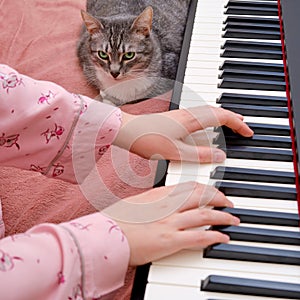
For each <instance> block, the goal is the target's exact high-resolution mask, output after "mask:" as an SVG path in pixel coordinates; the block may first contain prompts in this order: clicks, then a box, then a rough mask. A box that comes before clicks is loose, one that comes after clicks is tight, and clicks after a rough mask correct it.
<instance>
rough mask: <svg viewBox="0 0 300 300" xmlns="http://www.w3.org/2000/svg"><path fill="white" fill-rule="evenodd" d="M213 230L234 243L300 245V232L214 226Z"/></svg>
mask: <svg viewBox="0 0 300 300" xmlns="http://www.w3.org/2000/svg"><path fill="white" fill-rule="evenodd" d="M211 229H212V230H217V231H219V232H222V233H224V234H227V235H228V236H229V237H230V239H231V240H234V241H246V242H258V243H272V244H284V245H298V246H299V245H300V232H299V231H288V230H276V229H265V228H255V227H245V226H212V227H211Z"/></svg>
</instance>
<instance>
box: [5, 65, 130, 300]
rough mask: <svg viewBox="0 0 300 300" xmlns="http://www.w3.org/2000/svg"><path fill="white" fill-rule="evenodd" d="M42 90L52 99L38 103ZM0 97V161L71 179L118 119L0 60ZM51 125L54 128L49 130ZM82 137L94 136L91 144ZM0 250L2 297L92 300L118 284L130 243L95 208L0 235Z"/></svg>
mask: <svg viewBox="0 0 300 300" xmlns="http://www.w3.org/2000/svg"><path fill="white" fill-rule="evenodd" d="M44 91H49V94H50V93H51V97H48V98H47V99H46V100H45V101H40V97H41V95H43V92H44ZM43 97H44V96H43ZM0 103H1V105H0V127H1V129H2V131H3V133H2V136H1V137H0V165H3V164H5V165H12V166H17V167H19V168H24V169H27V170H35V171H40V172H41V173H44V174H45V175H48V176H50V177H54V178H60V179H64V180H69V181H72V182H76V178H78V177H79V178H80V179H82V180H84V179H85V178H86V177H87V175H88V174H89V173H90V171H91V168H90V167H93V165H92V164H87V163H86V161H87V157H88V156H91V157H93V161H95V159H99V158H101V156H102V155H103V153H104V149H105V150H107V149H108V147H109V146H110V144H111V143H112V142H113V140H114V138H115V136H116V134H117V133H118V130H119V128H120V125H121V112H120V110H119V109H118V108H114V107H112V106H109V105H106V104H103V103H99V102H96V101H94V100H92V99H90V98H88V97H81V96H80V95H74V94H70V93H68V92H67V91H65V90H64V89H63V88H61V87H60V86H57V85H56V84H53V83H50V82H45V81H36V80H33V79H31V78H29V77H27V76H24V75H21V74H19V73H17V72H16V71H15V70H13V69H11V68H9V67H8V66H6V65H0ZM91 114H92V116H93V115H96V116H97V118H96V119H95V121H94V120H93V118H92V116H90V115H91ZM97 120H99V121H98V122H97ZM53 124H55V125H56V126H55V128H57V131H55V132H54V133H52V131H51V132H50V133H49V134H48V131H49V130H48V129H47V128H49V127H50V128H53ZM58 124H59V125H58ZM45 129H46V131H45ZM45 133H47V134H45ZM87 136H88V137H90V136H94V137H95V138H94V143H90V142H89V139H88V138H87ZM77 139H79V142H77V143H76V140H77ZM73 146H74V147H73ZM95 150H96V152H95ZM99 150H100V151H99ZM74 151H77V153H78V154H79V153H80V154H79V155H76V153H75V155H74ZM95 156H96V158H95ZM58 165H59V166H60V168H59V170H57V166H58ZM75 165H78V168H77V169H75V168H74V166H75ZM32 166H34V169H33V167H32ZM76 172H78V175H79V176H77V177H76V175H77V174H76ZM0 256H1V260H0V271H1V272H0V290H1V295H3V296H4V297H5V299H8V300H9V299H21V298H22V299H45V300H47V299H49V300H50V299H51V300H52V299H80V298H81V299H83V298H84V299H95V298H99V297H101V296H102V295H105V294H108V293H110V292H112V291H114V290H116V289H117V288H119V287H120V286H122V285H123V283H124V278H125V274H126V270H127V267H128V261H129V245H128V243H127V240H126V237H125V236H124V235H123V233H122V231H121V229H120V228H119V227H118V226H117V224H116V223H115V222H113V221H112V220H110V219H108V218H106V217H104V216H102V215H101V214H100V213H96V214H90V215H87V216H85V217H81V218H77V219H74V220H72V221H70V222H66V223H63V224H59V225H54V224H53V225H52V224H40V225H37V226H36V227H34V228H32V229H31V230H29V231H27V232H25V234H18V235H14V236H10V237H7V238H3V239H1V240H0ZM50 257H51V258H50ZM49 258H50V259H49ZM25 274H26V276H24V275H25ZM104 274H105V276H103V275H104ZM40 278H43V280H42V282H41V283H40V284H39V285H38V286H35V284H34V283H35V282H38V281H39V279H40ZM16 287H17V288H16Z"/></svg>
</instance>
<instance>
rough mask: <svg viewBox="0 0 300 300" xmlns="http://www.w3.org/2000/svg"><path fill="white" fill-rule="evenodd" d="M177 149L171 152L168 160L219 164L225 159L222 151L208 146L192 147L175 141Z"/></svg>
mask: <svg viewBox="0 0 300 300" xmlns="http://www.w3.org/2000/svg"><path fill="white" fill-rule="evenodd" d="M176 144H177V149H179V151H177V152H175V151H174V152H173V157H171V158H170V160H176V161H190V162H197V163H221V162H223V161H224V160H225V159H226V154H225V152H224V151H223V150H221V149H218V148H215V147H209V146H194V145H189V144H186V143H185V142H183V141H177V142H176Z"/></svg>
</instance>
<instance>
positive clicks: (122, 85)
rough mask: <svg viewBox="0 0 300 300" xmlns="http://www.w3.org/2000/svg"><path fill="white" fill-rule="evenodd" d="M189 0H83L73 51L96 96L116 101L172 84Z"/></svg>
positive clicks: (117, 103)
mask: <svg viewBox="0 0 300 300" xmlns="http://www.w3.org/2000/svg"><path fill="white" fill-rule="evenodd" d="M189 2H190V0H88V1H87V6H86V12H85V11H82V12H81V13H82V18H83V21H84V25H83V30H82V33H81V35H80V39H79V42H78V47H77V56H78V58H79V63H80V65H81V67H82V69H83V72H84V74H85V76H86V78H87V81H88V82H89V83H90V84H91V85H93V86H95V87H96V88H97V89H98V90H99V91H100V94H99V96H98V97H97V98H98V100H101V101H103V102H107V103H110V104H113V105H115V106H120V105H123V104H126V103H130V102H137V101H142V100H145V99H147V98H150V97H154V96H156V95H159V94H162V93H164V92H166V91H168V90H170V89H172V87H173V84H174V79H175V77H176V71H177V65H178V61H179V56H180V51H181V44H182V40H183V34H184V29H185V24H186V19H187V14H188V9H189Z"/></svg>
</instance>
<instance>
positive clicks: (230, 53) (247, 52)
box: [220, 47, 282, 60]
mask: <svg viewBox="0 0 300 300" xmlns="http://www.w3.org/2000/svg"><path fill="white" fill-rule="evenodd" d="M220 56H221V57H234V58H251V59H258V58H259V59H273V60H281V59H282V52H281V51H279V50H263V49H251V48H250V49H247V48H242V47H226V48H225V49H224V51H223V52H222V53H221V55H220Z"/></svg>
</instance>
